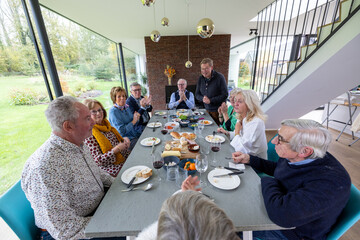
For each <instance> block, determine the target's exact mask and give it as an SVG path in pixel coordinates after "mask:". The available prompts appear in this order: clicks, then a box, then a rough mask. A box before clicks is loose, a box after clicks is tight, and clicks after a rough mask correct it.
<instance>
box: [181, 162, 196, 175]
mask: <svg viewBox="0 0 360 240" xmlns="http://www.w3.org/2000/svg"><path fill="white" fill-rule="evenodd" d="M187 162H191V163H195V160H194V159H192V158H184V159H183V160H181V161H180V162H179V168H182V169H183V168H184V167H185V163H187ZM195 173H196V170H188V174H190V175H194V174H195Z"/></svg>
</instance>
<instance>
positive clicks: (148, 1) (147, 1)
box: [141, 0, 155, 7]
mask: <svg viewBox="0 0 360 240" xmlns="http://www.w3.org/2000/svg"><path fill="white" fill-rule="evenodd" d="M141 2H142V4H143V5H144V6H147V7H150V6H151V5H153V4H154V3H155V0H141Z"/></svg>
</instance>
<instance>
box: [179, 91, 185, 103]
mask: <svg viewBox="0 0 360 240" xmlns="http://www.w3.org/2000/svg"><path fill="white" fill-rule="evenodd" d="M179 96H180V99H179V101H180V102H182V101H185V100H186V96H185V92H184V91H179Z"/></svg>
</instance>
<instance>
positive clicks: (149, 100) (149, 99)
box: [145, 95, 152, 106]
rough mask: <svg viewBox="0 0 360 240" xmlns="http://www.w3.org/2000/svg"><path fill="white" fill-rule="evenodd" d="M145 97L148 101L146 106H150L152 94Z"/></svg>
mask: <svg viewBox="0 0 360 240" xmlns="http://www.w3.org/2000/svg"><path fill="white" fill-rule="evenodd" d="M145 99H146V102H145V104H146V106H149V105H150V104H151V99H152V97H151V95H149V97H148V98H145Z"/></svg>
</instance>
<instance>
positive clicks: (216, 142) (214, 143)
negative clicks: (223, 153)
mask: <svg viewBox="0 0 360 240" xmlns="http://www.w3.org/2000/svg"><path fill="white" fill-rule="evenodd" d="M220 148H221V143H220V141H219V140H216V139H213V140H212V141H211V151H213V152H214V158H213V161H212V164H213V165H214V166H216V153H217V152H218V151H220Z"/></svg>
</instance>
